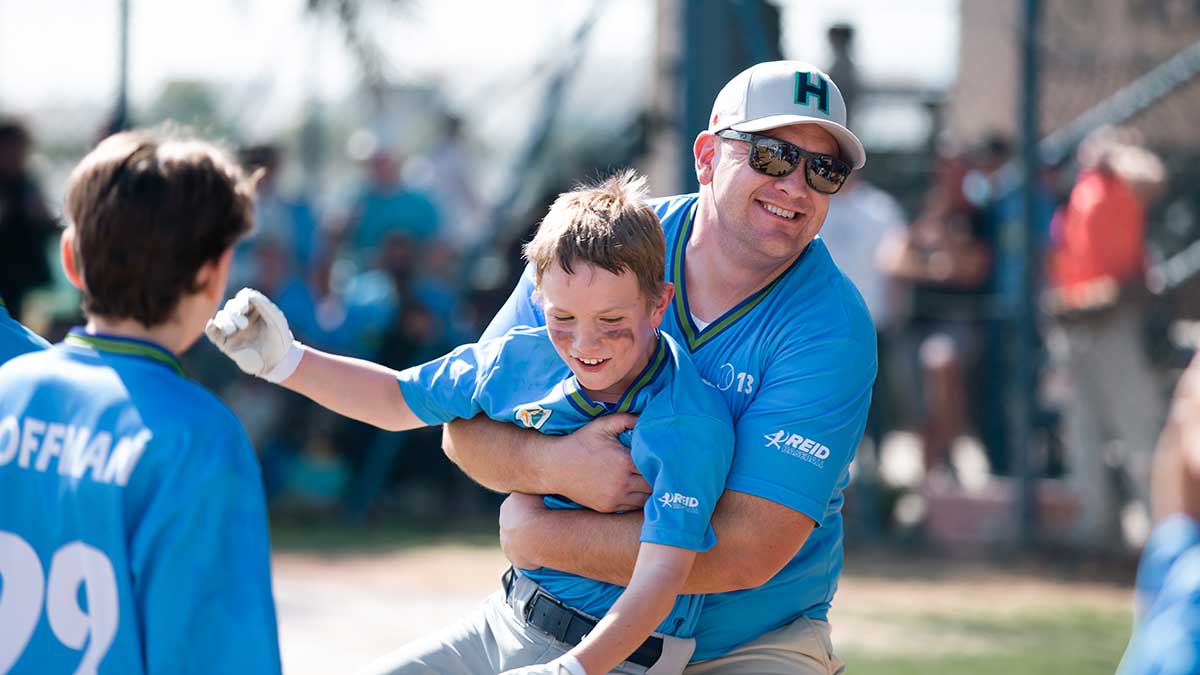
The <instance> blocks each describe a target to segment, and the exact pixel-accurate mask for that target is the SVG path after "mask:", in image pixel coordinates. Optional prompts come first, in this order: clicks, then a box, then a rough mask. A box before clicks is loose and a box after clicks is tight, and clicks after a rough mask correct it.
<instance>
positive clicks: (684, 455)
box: [399, 328, 733, 637]
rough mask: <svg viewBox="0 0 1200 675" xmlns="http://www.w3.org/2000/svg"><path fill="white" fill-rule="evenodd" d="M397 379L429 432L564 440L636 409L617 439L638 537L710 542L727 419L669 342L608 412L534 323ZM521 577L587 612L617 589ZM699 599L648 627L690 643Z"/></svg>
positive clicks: (682, 543)
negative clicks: (638, 516) (506, 427)
mask: <svg viewBox="0 0 1200 675" xmlns="http://www.w3.org/2000/svg"><path fill="white" fill-rule="evenodd" d="M399 381H400V389H401V391H402V392H403V394H404V400H405V401H406V402H407V403H408V405H409V407H410V408H412V410H413V412H414V413H416V414H417V416H418V417H420V418H421V419H422V420H423V421H424V422H425V423H427V424H430V425H434V424H442V423H444V422H449V421H450V420H454V419H459V418H467V417H474V416H475V415H477V414H479V413H484V414H486V415H487V416H488V417H491V418H492V419H495V420H499V421H502V422H509V423H512V424H517V425H519V426H523V427H527V428H530V429H536V430H537V431H540V432H541V433H543V434H566V433H570V432H572V431H574V430H576V429H578V428H579V427H581V426H583V425H585V424H587V423H588V422H590V421H592V420H593V419H595V418H596V417H598V416H600V415H603V414H605V413H608V412H630V413H640V415H641V416H640V417H639V418H638V422H637V424H636V425H635V426H634V428H633V431H632V432H627V433H626V434H624V435H623V436H622V441H623V442H624V443H625V444H626V445H627V446H629V448H630V453H631V456H632V457H633V461H634V463H635V464H636V465H637V467H638V470H639V471H641V473H642V475H643V476H645V478H646V481H647V482H648V483H650V485H651V487H653V489H654V493H653V497H652V498H651V499H650V500H648V501H647V502H646V505H645V507H644V514H645V522H644V524H643V525H642V534H641V540H642V541H643V542H650V543H655V544H664V545H667V546H677V547H679V548H686V549H691V550H694V551H706V550H708V549H709V548H712V546H713V545H714V544H715V543H716V537H715V536H714V535H713V531H712V527H711V526H710V524H709V521H710V519H711V518H712V511H713V507H714V506H716V502H717V498H718V497H720V495H721V492H722V490H723V488H724V485H725V476H726V474H727V473H728V471H729V462H730V459H731V457H732V456H733V424H732V422H731V421H730V419H729V411H728V410H727V409H726V407H725V404H724V402H722V401H721V397H720V395H718V393H717V391H716V390H715V389H713V388H712V387H710V386H708V385H706V384H704V381H703V380H702V379H701V378H700V374H699V373H698V372H696V369H695V367H694V366H693V365H692V364H691V361H689V360H688V358H687V357H686V356H684V355H683V350H682V348H680V346H679V345H678V344H676V343H675V341H674V340H672V339H671V338H670V337H668V336H666V335H664V334H661V333H660V334H659V339H658V344H657V345H656V346H655V350H654V355H653V356H652V357H651V358H650V362H649V363H648V364H647V365H646V368H645V369H644V370H643V371H642V372H641V373H640V374H639V375H638V377H637V379H635V380H634V383H633V385H632V386H630V388H629V390H628V391H626V392H625V393H624V395H622V396H621V400H620V401H618V402H617V403H615V404H612V405H609V404H604V403H597V402H595V401H593V400H591V399H590V398H589V397H588V396H587V394H585V393H584V392H583V391H582V390H581V389H580V388H579V386H578V382H577V381H576V379H575V377H574V375H573V374H572V373H571V369H570V368H569V367H568V366H567V364H565V363H563V361H562V359H561V358H560V357H559V356H558V353H557V352H556V351H555V350H554V345H553V344H552V343H551V342H550V338H549V336H548V335H547V334H546V329H545V328H514V329H513V330H510V331H509V332H508V333H507V334H505V335H503V336H501V337H498V338H493V339H490V340H486V341H484V342H480V343H477V344H472V345H464V346H462V347H459V348H458V349H455V350H454V351H453V352H451V353H450V354H447V355H446V356H444V357H442V358H440V359H436V360H434V361H431V362H429V363H426V364H424V365H421V366H415V367H413V368H409V369H407V370H405V371H403V372H402V373H401V374H400V376H399ZM546 505H547V506H549V507H550V508H579V507H578V506H576V505H574V504H571V503H569V502H567V501H566V500H565V499H563V498H561V497H548V498H547V499H546ZM523 572H524V573H525V574H527V575H528V576H529V577H531V578H533V580H534V581H537V582H538V583H539V584H541V585H542V587H543V588H545V589H546V590H547V591H548V592H550V593H551V594H552V595H554V596H555V597H556V598H558V599H559V600H561V601H563V602H565V603H566V604H568V605H570V606H571V607H574V608H575V609H578V610H580V611H582V612H586V613H588V614H591V615H593V616H597V617H599V616H603V615H604V613H605V612H607V611H608V609H609V608H610V607H612V605H613V603H614V602H616V600H617V598H618V597H619V596H620V595H621V592H622V591H623V590H624V589H623V588H622V587H620V586H615V585H613V584H607V583H603V582H600V581H595V580H592V579H586V578H583V577H579V576H576V575H573V574H567V573H565V572H559V571H557V570H552V569H549V568H545V567H543V568H539V569H536V570H523ZM700 604H701V599H700V596H694V595H681V596H679V598H678V599H677V600H676V602H675V606H674V607H673V608H672V610H671V613H670V614H669V615H667V618H666V619H665V620H664V621H663V622H662V624H661V625H660V626H659V628H658V630H659V632H661V633H666V634H668V635H678V636H681V637H687V636H690V635H691V634H692V632H693V631H694V629H695V627H696V620H697V618H698V616H699V610H700Z"/></svg>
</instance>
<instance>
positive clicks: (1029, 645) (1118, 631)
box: [834, 607, 1131, 675]
mask: <svg viewBox="0 0 1200 675" xmlns="http://www.w3.org/2000/svg"><path fill="white" fill-rule="evenodd" d="M881 620H887V621H889V622H890V623H892V624H898V625H900V626H902V627H903V628H904V629H905V630H907V631H911V632H912V634H913V635H914V637H915V639H916V640H917V641H918V642H917V644H928V645H929V649H927V650H925V653H924V654H922V653H920V650H918V649H914V648H912V647H911V646H900V647H897V648H896V649H894V650H888V651H890V652H891V653H888V651H884V652H880V651H866V650H850V651H844V652H842V653H840V654H839V656H841V657H842V659H843V660H845V662H846V665H847V672H848V673H854V674H855V675H874V674H878V675H884V674H885V673H886V674H887V675H908V674H912V675H917V674H920V675H931V674H937V673H946V674H950V673H953V674H959V673H964V674H970V675H993V674H994V675H1012V674H1013V673H1021V674H1022V675H1060V674H1064V673H1065V674H1070V675H1089V674H1091V673H1096V674H1097V675H1099V674H1100V673H1103V674H1105V675H1111V674H1112V673H1113V671H1115V670H1116V667H1117V664H1118V663H1119V662H1120V660H1121V654H1122V653H1123V652H1124V650H1125V644H1126V642H1127V641H1128V639H1129V631H1130V626H1131V618H1130V616H1129V615H1128V613H1127V612H1119V611H1115V610H1114V611H1096V610H1092V609H1073V608H1070V607H1065V608H1064V609H1063V610H1062V611H1061V612H1058V613H1054V614H1049V615H1047V614H1039V615H1036V616H1030V615H1014V616H1011V617H1005V618H1003V619H1001V618H997V617H987V618H978V617H976V618H971V617H962V616H951V615H944V614H926V615H921V614H917V615H912V616H911V617H890V618H888V619H884V618H883V617H881ZM834 628H835V631H836V628H837V627H836V624H835V626H834ZM835 639H836V632H835ZM964 643H966V644H969V645H970V647H969V648H967V649H965V650H963V649H956V645H962V644H964Z"/></svg>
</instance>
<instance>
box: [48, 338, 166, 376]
mask: <svg viewBox="0 0 1200 675" xmlns="http://www.w3.org/2000/svg"><path fill="white" fill-rule="evenodd" d="M63 342H65V343H66V344H68V345H71V346H73V347H85V348H90V349H95V350H96V351H98V352H108V353H110V354H119V355H121V356H132V357H134V358H139V359H144V360H146V361H151V362H153V363H157V364H159V365H162V366H166V367H167V368H170V369H171V370H173V371H175V374H176V375H178V376H180V377H187V374H186V373H185V372H184V371H183V364H181V363H180V362H179V359H178V358H176V357H175V355H174V354H172V353H171V352H169V351H167V350H166V349H164V348H162V347H161V346H159V345H156V344H154V343H153V342H148V341H146V340H138V339H136V338H128V337H120V336H117V335H102V334H98V333H89V332H87V331H86V330H85V329H83V328H79V327H76V328H72V329H71V332H69V333H67V337H66V339H64V340H63Z"/></svg>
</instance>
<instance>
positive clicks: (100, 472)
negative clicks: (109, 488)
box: [0, 415, 151, 487]
mask: <svg viewBox="0 0 1200 675" xmlns="http://www.w3.org/2000/svg"><path fill="white" fill-rule="evenodd" d="M150 436H151V434H150V430H149V429H142V430H141V431H138V432H137V433H135V434H131V435H128V436H122V437H121V438H119V439H118V440H117V442H116V444H115V446H114V444H113V437H112V434H110V433H109V432H107V431H100V432H97V433H95V434H93V433H92V430H91V429H88V428H87V427H77V426H74V425H66V424H60V423H58V422H50V423H46V422H45V421H43V420H39V419H36V418H33V417H23V418H21V419H20V420H18V419H17V418H16V417H15V416H13V415H9V416H7V417H4V418H3V419H0V467H4V466H7V465H8V464H11V463H12V462H13V460H14V459H15V460H16V462H17V466H19V467H20V468H22V469H33V470H34V471H40V472H43V473H44V472H46V471H47V470H49V468H50V462H51V461H52V460H55V458H57V462H56V465H57V471H58V474H59V475H60V476H71V477H72V478H82V477H83V475H84V474H85V473H87V472H88V470H89V469H90V470H91V479H92V480H93V481H95V482H97V483H107V484H110V485H118V486H121V487H125V484H126V483H128V482H129V476H130V474H132V473H133V469H134V467H135V466H136V465H137V463H138V460H139V459H141V458H142V453H143V452H144V451H145V450H146V443H147V442H149V440H150Z"/></svg>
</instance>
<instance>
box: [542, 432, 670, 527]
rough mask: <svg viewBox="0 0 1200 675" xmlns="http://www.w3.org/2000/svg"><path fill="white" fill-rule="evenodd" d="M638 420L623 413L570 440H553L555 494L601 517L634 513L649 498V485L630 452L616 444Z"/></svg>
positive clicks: (552, 483)
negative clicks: (621, 512)
mask: <svg viewBox="0 0 1200 675" xmlns="http://www.w3.org/2000/svg"><path fill="white" fill-rule="evenodd" d="M635 422H637V417H636V416H634V415H629V414H625V413H621V414H613V415H604V416H602V417H599V418H597V419H595V420H593V421H591V422H589V423H588V424H587V425H585V426H583V427H581V428H580V429H579V430H577V431H575V432H574V433H572V434H570V435H569V436H562V437H559V438H557V439H555V440H554V448H553V456H552V457H551V458H549V460H548V461H550V462H552V464H551V466H550V467H547V468H548V469H549V470H550V471H551V473H552V476H551V479H550V481H548V482H549V483H550V484H551V485H557V486H560V487H559V489H558V490H557V492H558V493H559V494H562V495H564V496H566V497H569V498H570V499H571V500H572V501H574V502H575V503H577V504H580V505H582V506H586V507H587V508H589V509H592V510H593V511H599V512H601V513H612V512H613V511H635V510H638V509H640V508H642V504H645V503H646V499H647V498H648V497H649V496H650V484H649V483H647V482H646V479H645V478H643V477H642V474H641V473H639V472H638V469H637V466H635V465H634V463H633V459H632V458H631V457H630V456H629V448H627V447H625V446H624V445H622V444H621V441H619V440H617V436H619V435H620V434H621V432H623V431H625V430H626V429H632V428H633V425H634V423H635Z"/></svg>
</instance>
